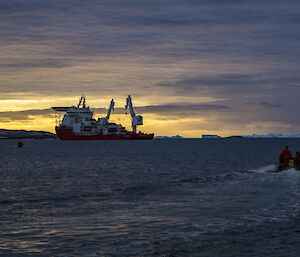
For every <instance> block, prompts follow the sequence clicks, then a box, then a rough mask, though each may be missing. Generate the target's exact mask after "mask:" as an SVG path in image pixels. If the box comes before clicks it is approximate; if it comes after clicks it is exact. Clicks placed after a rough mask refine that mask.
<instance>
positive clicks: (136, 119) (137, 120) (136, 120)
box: [125, 95, 143, 133]
mask: <svg viewBox="0 0 300 257" xmlns="http://www.w3.org/2000/svg"><path fill="white" fill-rule="evenodd" d="M128 107H129V110H130V114H131V124H132V130H133V133H136V126H138V125H143V116H141V115H135V112H134V110H133V105H132V101H131V96H130V95H129V96H128V97H127V99H126V106H125V110H127V108H128Z"/></svg>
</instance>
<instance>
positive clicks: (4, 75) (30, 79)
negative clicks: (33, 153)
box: [0, 0, 300, 137]
mask: <svg viewBox="0 0 300 257" xmlns="http://www.w3.org/2000/svg"><path fill="white" fill-rule="evenodd" d="M299 13H300V1H298V0H272V1H271V0H252V1H243V0H132V1H129V0H85V1H81V0H47V1H44V0H26V1H24V0H1V1H0V128H3V129H27V130H46V131H52V132H53V131H54V127H55V119H54V113H53V111H52V110H51V109H50V108H51V107H52V106H71V105H75V104H77V102H78V100H79V98H80V96H81V95H82V94H84V95H85V96H86V98H87V104H88V105H89V106H90V107H93V108H95V115H96V117H102V116H104V115H105V113H106V111H107V108H108V106H109V103H110V100H111V99H112V98H113V99H114V100H115V102H116V105H115V106H116V109H115V112H114V113H113V114H112V115H111V121H114V122H117V123H122V124H124V125H126V126H127V128H128V129H129V127H128V126H130V116H129V115H127V116H126V115H125V111H124V106H125V103H126V97H127V96H128V94H130V95H131V96H132V99H133V104H134V106H135V108H136V112H137V114H141V115H143V116H144V126H143V127H140V128H139V129H140V130H142V131H143V132H147V133H149V132H154V133H155V135H167V136H172V135H177V134H179V135H182V136H185V137H201V136H202V134H218V135H221V136H230V135H249V134H253V133H256V134H266V133H271V132H272V133H275V132H276V133H283V134H292V133H295V132H299V131H300V116H299V115H298V113H299V108H300V101H299V95H300V58H299V57H300V15H299ZM105 108H106V109H105Z"/></svg>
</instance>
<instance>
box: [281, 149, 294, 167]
mask: <svg viewBox="0 0 300 257" xmlns="http://www.w3.org/2000/svg"><path fill="white" fill-rule="evenodd" d="M291 158H292V153H291V151H290V149H289V148H288V146H286V147H285V149H284V150H283V151H282V152H281V154H280V155H279V163H280V164H282V165H284V166H287V165H288V164H289V160H290V159H291Z"/></svg>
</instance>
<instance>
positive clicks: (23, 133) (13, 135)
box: [0, 129, 56, 139]
mask: <svg viewBox="0 0 300 257" xmlns="http://www.w3.org/2000/svg"><path fill="white" fill-rule="evenodd" d="M17 138H35V139H41V138H56V135H55V134H53V133H51V132H47V131H34V130H30V131H28V130H9V129H0V139H17Z"/></svg>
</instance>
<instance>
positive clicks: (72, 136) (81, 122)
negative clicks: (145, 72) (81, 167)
mask: <svg viewBox="0 0 300 257" xmlns="http://www.w3.org/2000/svg"><path fill="white" fill-rule="evenodd" d="M114 105H115V102H114V100H113V99H112V100H111V102H110V105H109V108H108V112H107V115H106V117H103V118H98V119H97V120H96V119H94V118H93V115H94V111H93V110H92V109H90V107H88V106H86V98H85V96H82V97H81V98H80V100H79V103H78V104H77V106H71V107H52V109H53V110H54V111H55V118H56V126H55V131H56V135H57V137H58V138H59V139H61V140H138V139H153V137H154V134H153V133H152V134H145V133H142V132H140V131H139V132H138V133H137V131H136V130H137V126H140V125H143V116H141V115H136V114H135V112H134V109H133V105H132V99H131V96H130V95H129V96H128V97H127V99H126V106H125V110H127V109H129V111H130V114H131V124H132V131H128V130H126V129H125V127H123V126H122V125H121V124H116V123H112V122H109V118H110V115H111V112H112V111H113V110H114ZM62 113H64V115H63V118H62V119H61V117H62Z"/></svg>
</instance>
